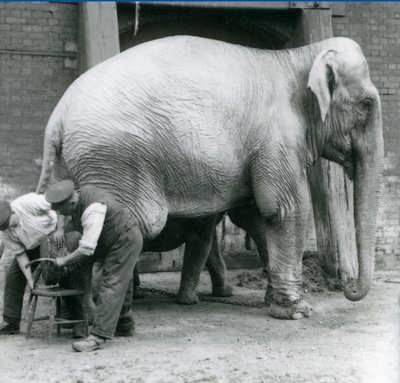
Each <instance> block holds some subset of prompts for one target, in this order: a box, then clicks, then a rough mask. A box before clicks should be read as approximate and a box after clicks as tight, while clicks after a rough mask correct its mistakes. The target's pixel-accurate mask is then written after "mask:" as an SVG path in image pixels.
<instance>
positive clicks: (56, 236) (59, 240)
mask: <svg viewBox="0 0 400 383" xmlns="http://www.w3.org/2000/svg"><path fill="white" fill-rule="evenodd" d="M51 236H52V237H53V240H54V242H55V243H56V245H57V246H58V247H61V246H62V245H63V244H64V230H62V229H57V230H56V231H55V232H53V234H52V235H51Z"/></svg>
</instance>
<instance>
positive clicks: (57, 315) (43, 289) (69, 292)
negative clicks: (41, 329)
mask: <svg viewBox="0 0 400 383" xmlns="http://www.w3.org/2000/svg"><path fill="white" fill-rule="evenodd" d="M41 262H55V261H54V259H52V258H39V259H35V260H33V261H31V262H29V264H28V265H27V266H26V267H29V266H30V265H32V264H34V263H41ZM40 275H41V264H39V266H38V267H37V269H36V270H35V276H34V284H35V288H34V289H33V290H31V294H30V296H29V301H28V324H27V329H26V336H25V337H26V339H28V338H29V337H30V335H31V329H32V324H33V322H35V321H42V320H48V321H49V323H48V329H49V331H48V339H49V341H50V340H51V338H52V334H53V328H54V325H56V326H57V336H59V335H60V333H61V325H65V324H72V325H74V324H76V323H83V324H84V331H85V335H86V336H88V334H89V318H88V313H87V309H86V305H85V303H84V302H85V296H86V293H87V292H86V291H85V290H74V289H66V288H63V287H60V286H40V287H36V286H37V283H38V281H39V278H40ZM71 296H82V297H83V299H82V312H83V319H63V318H61V298H62V297H71ZM39 297H46V298H53V301H54V304H55V306H54V309H53V310H54V311H53V313H51V314H49V315H45V316H41V317H38V318H36V317H35V312H36V306H37V302H38V299H39Z"/></svg>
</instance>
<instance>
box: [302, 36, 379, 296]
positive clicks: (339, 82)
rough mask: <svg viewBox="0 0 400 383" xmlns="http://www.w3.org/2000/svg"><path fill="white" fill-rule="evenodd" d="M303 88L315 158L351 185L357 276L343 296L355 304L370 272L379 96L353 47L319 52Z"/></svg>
mask: <svg viewBox="0 0 400 383" xmlns="http://www.w3.org/2000/svg"><path fill="white" fill-rule="evenodd" d="M308 86H309V88H310V89H311V90H312V92H313V93H314V94H315V96H316V101H314V102H315V103H318V105H319V111H320V116H318V120H319V123H317V124H316V125H317V129H316V132H315V134H316V135H319V137H318V141H319V143H320V148H319V150H320V154H321V155H322V157H324V158H326V159H328V160H332V161H335V162H337V163H339V164H342V165H343V166H344V168H345V170H346V173H347V174H348V175H349V177H350V178H351V179H353V180H354V222H355V229H356V241H357V252H358V266H359V275H358V280H357V281H356V282H354V283H352V284H350V285H348V286H346V288H345V296H346V298H348V299H350V300H354V301H356V300H360V299H362V298H363V297H364V296H365V295H366V294H367V293H368V291H369V289H370V287H371V283H372V276H373V268H374V250H375V249H374V247H375V246H374V245H375V228H376V214H377V208H378V200H379V196H380V188H381V183H382V182H381V172H382V160H383V133H382V120H381V105H380V99H379V94H378V91H377V89H376V88H375V86H374V85H373V84H372V82H371V80H370V78H369V71H368V65H367V62H366V60H365V57H364V56H363V54H362V52H361V49H360V48H359V46H358V45H356V44H353V45H352V46H350V47H349V49H346V50H344V51H339V50H338V51H335V50H325V51H322V52H321V53H319V55H318V56H317V58H316V59H315V61H314V64H313V66H312V68H311V71H310V74H309V79H308ZM314 100H315V99H314Z"/></svg>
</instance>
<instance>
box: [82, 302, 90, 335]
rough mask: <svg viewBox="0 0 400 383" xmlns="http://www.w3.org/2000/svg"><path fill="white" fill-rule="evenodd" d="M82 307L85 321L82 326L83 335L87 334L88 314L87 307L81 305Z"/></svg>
mask: <svg viewBox="0 0 400 383" xmlns="http://www.w3.org/2000/svg"><path fill="white" fill-rule="evenodd" d="M82 309H83V320H84V321H85V323H84V327H85V336H86V337H87V336H89V315H88V312H87V307H86V306H84V305H83V306H82Z"/></svg>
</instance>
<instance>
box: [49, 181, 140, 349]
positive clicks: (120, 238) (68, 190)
mask: <svg viewBox="0 0 400 383" xmlns="http://www.w3.org/2000/svg"><path fill="white" fill-rule="evenodd" d="M45 198H46V200H47V201H48V202H49V203H51V205H52V208H53V209H54V210H57V211H59V212H60V214H63V215H65V216H71V218H72V224H73V227H74V230H76V231H78V232H80V233H82V238H81V240H80V242H79V247H78V248H77V249H76V250H75V251H73V252H72V253H69V254H68V255H67V256H65V257H59V258H57V259H56V262H57V265H58V266H59V267H63V266H65V265H66V264H68V263H69V262H72V261H76V260H79V259H82V258H85V257H90V258H89V260H90V262H89V264H90V266H91V267H90V271H89V272H88V275H87V278H88V280H91V277H92V275H91V269H92V266H93V264H94V263H95V262H97V261H101V264H102V270H101V277H100V282H99V287H98V288H99V291H98V294H97V300H96V303H95V310H94V319H93V325H92V328H91V331H90V335H89V337H87V338H86V339H84V340H82V341H77V342H74V343H73V344H72V348H73V349H74V350H75V351H82V352H83V351H94V350H97V349H101V348H103V347H104V344H105V342H106V340H108V339H109V340H110V339H112V338H113V336H114V332H115V330H116V327H117V323H118V324H119V323H120V322H121V318H120V321H118V319H119V317H120V313H121V310H122V308H123V306H124V308H125V312H127V311H128V310H127V305H129V304H130V303H129V302H131V298H132V296H131V295H130V296H129V297H128V298H129V299H127V297H126V295H127V292H128V288H129V285H130V283H131V281H132V275H133V270H134V267H135V264H136V262H137V261H138V259H139V254H140V251H141V249H142V245H143V239H142V234H141V232H140V230H139V228H138V227H137V226H135V225H134V223H133V222H132V220H131V218H130V215H129V212H128V210H127V209H126V208H125V207H124V206H122V205H121V204H119V203H118V202H117V201H115V200H114V198H112V197H111V196H110V195H109V194H107V193H106V192H105V191H102V190H101V189H98V188H95V187H91V186H83V187H82V188H81V189H80V190H74V184H73V182H72V181H70V180H65V181H61V182H58V183H56V184H54V185H52V186H50V187H49V188H48V189H47V191H46V193H45ZM85 263H87V262H85ZM129 311H130V307H129ZM132 325H133V320H132Z"/></svg>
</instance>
